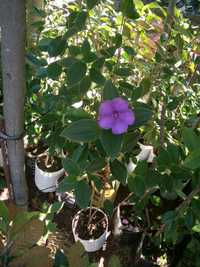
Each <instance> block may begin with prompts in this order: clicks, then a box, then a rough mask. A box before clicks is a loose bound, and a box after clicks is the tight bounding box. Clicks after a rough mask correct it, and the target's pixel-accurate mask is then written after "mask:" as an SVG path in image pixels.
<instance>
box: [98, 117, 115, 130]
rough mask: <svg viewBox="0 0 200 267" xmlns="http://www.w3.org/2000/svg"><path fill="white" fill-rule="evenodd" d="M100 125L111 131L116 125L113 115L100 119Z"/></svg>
mask: <svg viewBox="0 0 200 267" xmlns="http://www.w3.org/2000/svg"><path fill="white" fill-rule="evenodd" d="M98 124H99V126H100V127H101V128H103V129H111V128H112V127H113V124H114V119H113V117H112V115H110V116H109V115H103V116H100V117H99V120H98Z"/></svg>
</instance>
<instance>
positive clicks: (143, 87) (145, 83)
mask: <svg viewBox="0 0 200 267" xmlns="http://www.w3.org/2000/svg"><path fill="white" fill-rule="evenodd" d="M150 87H151V79H150V78H144V79H142V81H141V83H140V85H139V87H137V88H136V89H135V90H134V91H133V98H134V99H135V100H136V99H138V98H140V97H143V96H144V95H146V94H147V93H148V92H149V90H150Z"/></svg>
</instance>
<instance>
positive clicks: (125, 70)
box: [114, 68, 131, 77]
mask: <svg viewBox="0 0 200 267" xmlns="http://www.w3.org/2000/svg"><path fill="white" fill-rule="evenodd" d="M114 74H116V75H118V76H123V77H128V76H130V75H131V69H130V68H116V69H115V70H114Z"/></svg>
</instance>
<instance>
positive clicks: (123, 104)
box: [111, 97, 128, 112]
mask: <svg viewBox="0 0 200 267" xmlns="http://www.w3.org/2000/svg"><path fill="white" fill-rule="evenodd" d="M111 101H112V106H113V109H114V110H115V111H118V112H121V111H127V110H128V102H127V101H126V100H124V99H123V98H121V97H116V98H114V99H113V100H111Z"/></svg>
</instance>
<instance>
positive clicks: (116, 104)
mask: <svg viewBox="0 0 200 267" xmlns="http://www.w3.org/2000/svg"><path fill="white" fill-rule="evenodd" d="M134 122H135V115H134V113H133V111H132V110H131V109H130V108H129V106H128V102H127V101H126V100H124V99H123V98H121V97H117V98H114V99H112V100H106V101H104V102H102V103H101V105H100V107H99V117H98V124H99V126H100V127H101V128H103V129H112V133H113V134H122V133H125V132H127V130H128V126H129V125H132V124H134Z"/></svg>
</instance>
